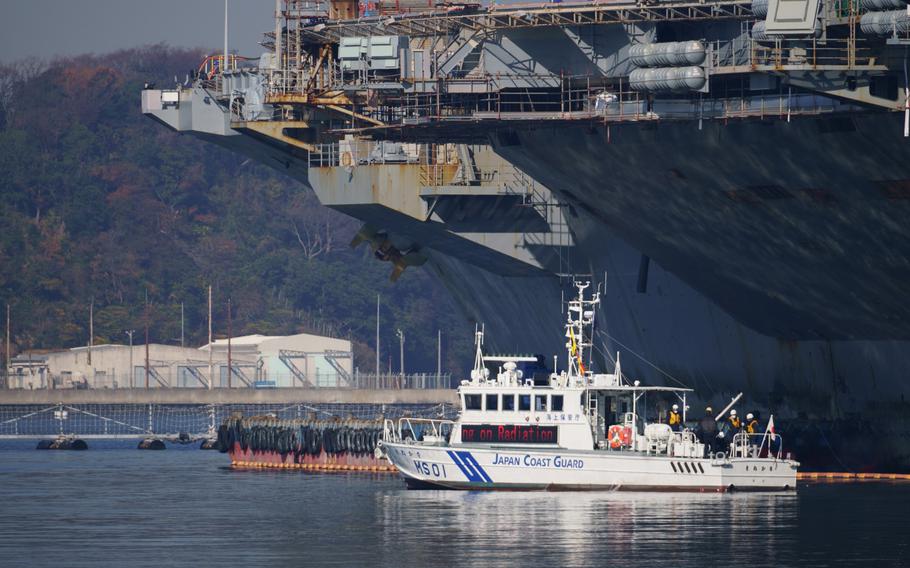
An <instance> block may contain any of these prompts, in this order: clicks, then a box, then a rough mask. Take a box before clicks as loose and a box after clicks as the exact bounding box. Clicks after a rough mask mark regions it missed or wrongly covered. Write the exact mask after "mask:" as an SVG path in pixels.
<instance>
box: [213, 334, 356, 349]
mask: <svg viewBox="0 0 910 568" xmlns="http://www.w3.org/2000/svg"><path fill="white" fill-rule="evenodd" d="M294 338H297V339H301V340H303V339H329V340H332V341H348V340H347V339H343V338H340V337H329V336H327V335H316V334H313V333H296V334H294V335H261V334H258V333H255V334H253V335H239V336H237V337H232V338H231V346H232V347H243V346H251V347H258V346H260V345H262V344H263V343H265V342H266V341H270V340H273V339H294ZM227 344H228V340H227V339H216V340H215V341H213V342H212V344H211V345H212V346H213V347H225V348H226V347H227ZM199 349H200V350H201V351H208V350H209V344H208V343H206V344H205V345H203V346H202V347H200V348H199Z"/></svg>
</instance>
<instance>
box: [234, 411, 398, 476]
mask: <svg viewBox="0 0 910 568" xmlns="http://www.w3.org/2000/svg"><path fill="white" fill-rule="evenodd" d="M381 439H382V421H381V420H356V419H347V420H341V419H333V420H316V419H314V418H309V419H299V420H279V419H277V418H273V417H268V416H266V417H249V418H243V417H240V416H234V417H231V418H228V419H227V420H225V421H224V423H223V424H222V425H221V427H220V428H219V429H218V439H217V442H216V443H217V447H218V450H219V451H221V452H222V453H228V454H230V457H231V465H232V466H234V467H238V468H275V469H296V470H306V471H332V472H358V471H360V472H394V471H396V469H395V468H394V467H392V466H391V465H389V464H388V462H387V461H385V460H380V459H379V458H377V457H376V448H377V447H378V445H379V442H380V440H381Z"/></svg>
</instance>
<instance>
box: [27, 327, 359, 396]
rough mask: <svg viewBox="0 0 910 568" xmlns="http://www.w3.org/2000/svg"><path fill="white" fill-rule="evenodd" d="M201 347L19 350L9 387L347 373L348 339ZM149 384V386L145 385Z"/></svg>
mask: <svg viewBox="0 0 910 568" xmlns="http://www.w3.org/2000/svg"><path fill="white" fill-rule="evenodd" d="M209 349H210V346H209V345H208V344H206V345H203V346H202V347H200V348H198V349H197V348H192V347H176V346H172V345H159V344H149V346H148V366H147V367H146V346H145V345H134V346H133V347H132V350H131V349H130V347H129V346H128V345H117V344H108V345H95V346H93V347H92V348H91V360H89V349H88V347H75V348H73V349H68V350H66V351H55V352H50V353H41V354H31V355H29V354H21V355H19V356H18V357H16V359H15V360H14V361H13V362H12V366H11V369H10V371H11V374H10V380H9V386H10V388H21V389H43V388H48V381H49V380H50V381H51V382H52V385H51V388H130V387H134V388H146V386H148V388H173V387H177V388H207V387H208V385H209V377H210V376H214V385H213V386H215V387H227V386H231V387H232V388H245V387H291V386H296V387H317V386H318V387H336V386H337V387H344V386H349V381H350V377H351V375H352V371H353V361H352V356H351V342H350V341H347V340H343V339H334V338H331V337H322V336H319V335H310V334H306V333H301V334H298V335H290V336H264V335H248V336H242V337H235V338H233V339H231V356H230V359H231V368H232V369H233V373H232V374H231V379H230V381H229V380H228V340H227V339H219V340H217V341H215V342H214V343H213V344H212V360H211V369H210V367H209V365H210V362H209ZM146 383H148V384H146Z"/></svg>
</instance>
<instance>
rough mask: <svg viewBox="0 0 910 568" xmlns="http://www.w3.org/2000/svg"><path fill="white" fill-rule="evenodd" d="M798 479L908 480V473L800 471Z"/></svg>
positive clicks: (909, 477) (909, 479)
mask: <svg viewBox="0 0 910 568" xmlns="http://www.w3.org/2000/svg"><path fill="white" fill-rule="evenodd" d="M796 479H798V480H800V481H910V473H850V472H843V471H820V472H814V471H800V472H798V473H797V474H796Z"/></svg>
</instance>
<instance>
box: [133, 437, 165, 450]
mask: <svg viewBox="0 0 910 568" xmlns="http://www.w3.org/2000/svg"><path fill="white" fill-rule="evenodd" d="M137 449H140V450H165V449H167V446H165V445H164V442H162V441H161V440H159V439H157V438H146V439H145V440H141V441H140V442H139V445H138V446H137Z"/></svg>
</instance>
